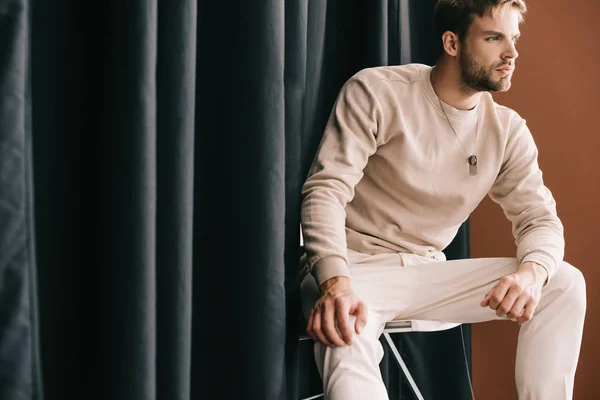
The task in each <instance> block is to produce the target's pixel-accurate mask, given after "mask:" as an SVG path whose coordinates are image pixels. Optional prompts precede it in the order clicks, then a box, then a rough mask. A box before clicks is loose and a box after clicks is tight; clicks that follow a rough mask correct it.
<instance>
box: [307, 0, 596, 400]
mask: <svg viewBox="0 0 600 400" xmlns="http://www.w3.org/2000/svg"><path fill="white" fill-rule="evenodd" d="M525 11H526V6H525V3H524V1H522V0H478V1H477V0H440V1H438V4H437V5H436V9H435V16H434V21H435V28H436V33H437V34H439V37H440V38H441V44H442V48H441V55H440V57H439V59H438V61H437V63H436V65H435V66H434V67H428V66H425V65H416V64H411V65H405V66H391V67H377V68H369V69H365V70H363V71H360V72H359V73H357V74H356V75H355V76H353V77H352V78H351V79H350V80H348V82H346V84H345V85H344V87H343V88H342V89H341V92H340V94H339V97H338V99H337V101H336V103H335V106H334V108H333V111H332V113H331V116H330V119H329V121H328V123H327V126H326V129H325V132H324V135H323V138H322V142H321V145H320V147H319V150H318V153H317V155H316V158H315V160H314V163H313V165H312V167H311V170H310V173H309V175H308V178H307V180H306V182H305V184H304V186H303V189H302V198H303V199H302V218H301V223H302V229H303V237H304V244H305V249H306V254H305V255H304V256H303V260H302V262H303V265H304V267H305V269H306V270H308V271H310V274H307V275H306V276H305V277H304V279H303V281H302V291H303V298H304V299H305V301H308V302H309V307H308V308H309V309H310V307H311V306H312V309H310V312H309V313H308V315H307V318H308V325H307V332H308V334H309V335H310V336H311V337H312V338H313V339H314V340H315V357H316V361H317V365H318V367H319V371H320V373H321V376H322V378H323V385H324V390H325V397H326V399H328V400H337V399H343V400H349V399H361V400H362V399H386V398H387V394H386V389H385V386H384V385H383V383H382V379H381V376H380V372H379V366H378V364H379V362H380V360H381V357H382V349H381V345H380V343H379V341H378V337H379V336H380V334H381V332H382V329H383V327H384V325H385V323H386V322H388V321H390V320H393V319H395V318H401V319H407V320H416V321H418V320H424V321H443V322H454V323H457V322H462V323H476V322H482V321H489V320H493V319H505V320H512V321H516V322H517V323H519V324H520V325H521V327H520V333H519V339H518V348H517V361H516V370H515V377H516V385H517V391H518V393H519V398H520V399H540V400H552V399H570V398H572V392H573V381H574V375H575V370H576V366H577V361H578V357H579V350H580V345H581V336H582V331H583V321H584V316H585V309H586V295H585V281H584V279H583V276H582V274H581V273H580V272H579V271H578V270H577V269H575V268H574V267H573V266H571V265H569V264H567V263H566V262H564V261H563V260H562V259H563V253H564V238H563V226H562V224H561V222H560V220H559V218H558V216H557V213H556V204H555V200H554V198H553V196H552V194H551V192H550V191H549V189H548V188H546V187H545V185H544V183H543V180H542V173H541V171H540V169H539V166H538V163H537V149H536V146H535V143H534V141H533V138H532V136H531V133H530V131H529V130H528V128H527V125H526V124H525V121H524V120H523V119H522V118H521V117H520V116H519V115H518V114H517V113H516V112H514V111H512V110H510V109H508V108H506V107H503V106H500V105H498V104H496V103H495V102H494V101H493V99H492V96H491V95H490V93H489V92H494V91H506V90H508V89H509V88H510V85H511V77H512V74H513V71H514V68H515V61H516V59H517V57H518V53H517V50H516V42H517V39H518V38H519V26H520V23H521V22H522V18H523V15H524V13H525ZM488 194H489V196H490V197H491V198H492V199H493V200H494V201H495V202H497V203H498V204H500V206H501V207H502V208H503V210H504V212H505V214H506V216H507V218H508V219H509V220H510V221H511V222H512V224H513V233H514V236H515V239H516V244H517V254H516V258H496V259H468V260H455V261H446V260H445V256H444V254H443V253H442V250H443V249H444V248H445V247H446V246H447V245H448V244H449V243H450V242H451V241H452V239H453V238H454V236H455V234H456V232H457V230H458V228H459V227H460V225H461V224H462V223H463V222H464V221H465V220H466V219H467V218H468V216H469V215H470V213H471V212H472V211H473V210H474V209H475V207H476V206H477V205H478V204H479V203H480V201H481V200H482V199H483V198H484V197H485V196H486V195H488ZM317 285H318V290H317V294H318V295H317V297H318V299H317V298H311V296H310V293H311V290H313V289H317ZM307 299H308V300H307Z"/></svg>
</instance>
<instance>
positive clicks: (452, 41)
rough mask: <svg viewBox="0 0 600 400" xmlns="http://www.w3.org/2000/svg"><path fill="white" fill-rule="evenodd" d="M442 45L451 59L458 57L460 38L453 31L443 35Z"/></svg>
mask: <svg viewBox="0 0 600 400" xmlns="http://www.w3.org/2000/svg"><path fill="white" fill-rule="evenodd" d="M442 44H443V45H444V51H445V52H446V54H448V55H449V56H451V57H456V56H457V55H458V47H459V45H460V43H459V41H458V36H457V35H456V34H455V33H454V32H451V31H446V32H444V34H443V35H442Z"/></svg>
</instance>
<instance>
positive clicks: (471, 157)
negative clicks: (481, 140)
mask: <svg viewBox="0 0 600 400" xmlns="http://www.w3.org/2000/svg"><path fill="white" fill-rule="evenodd" d="M431 87H432V88H433V91H434V93H435V95H436V97H437V98H438V101H439V102H440V107H441V108H442V111H443V112H444V115H445V116H446V120H447V121H448V125H450V128H452V132H454V135H455V136H456V138H457V139H458V143H460V147H462V149H463V151H464V152H465V154H466V155H467V163H468V164H469V173H470V174H471V175H472V176H475V175H477V156H476V155H475V146H476V145H477V131H478V130H479V116H477V125H475V140H474V142H473V151H472V152H471V153H470V154H469V152H468V151H467V149H465V146H463V143H462V141H461V140H460V137H459V136H458V134H457V133H456V131H455V130H454V127H453V126H452V123H451V122H450V118H448V114H446V110H445V109H444V106H443V105H442V100H441V99H440V96H439V95H438V93H437V90H435V86H434V85H433V82H431Z"/></svg>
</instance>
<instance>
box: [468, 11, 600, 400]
mask: <svg viewBox="0 0 600 400" xmlns="http://www.w3.org/2000/svg"><path fill="white" fill-rule="evenodd" d="M527 4H528V7H529V13H528V15H527V19H526V22H525V24H524V25H523V26H522V27H521V32H522V34H523V35H522V38H521V40H520V42H519V45H518V47H517V49H518V51H519V52H520V57H519V59H518V60H517V69H516V73H515V75H514V78H513V86H512V88H511V90H510V91H509V92H508V93H502V94H497V95H494V97H495V99H496V101H497V102H499V103H501V104H504V105H506V106H508V107H511V108H513V109H514V110H516V111H517V112H519V114H521V116H523V117H524V118H525V119H526V120H527V123H528V126H529V128H530V129H531V131H532V133H533V136H534V138H535V140H536V143H537V145H538V148H539V150H540V157H539V162H540V165H541V168H542V170H543V172H544V179H545V182H546V185H547V186H548V187H549V188H550V189H551V190H552V192H553V193H554V196H555V198H556V200H557V204H558V213H559V217H560V218H561V219H562V221H563V223H564V225H565V236H566V243H567V245H566V252H565V260H566V261H568V262H569V263H571V264H573V265H575V266H576V267H578V268H579V269H580V270H581V271H582V272H583V274H584V276H585V277H586V282H587V299H588V309H587V317H586V325H585V330H584V335H583V345H582V349H581V356H580V361H579V367H578V370H577V375H576V379H575V396H574V398H575V399H576V400H578V399H600V373H599V372H598V368H599V367H598V360H600V338H599V337H598V336H599V334H600V305H599V304H598V299H599V297H600V291H599V289H598V286H599V283H600V266H599V265H598V261H597V260H598V249H599V248H600V201H599V199H600V130H599V127H600V110H599V108H600V0H576V1H565V0H528V1H527ZM471 246H472V249H471V250H472V252H471V255H472V257H493V256H514V254H515V246H514V242H513V238H512V234H511V227H510V223H509V222H508V221H506V219H505V218H504V215H503V214H502V211H501V210H500V207H498V206H497V205H496V204H494V203H492V202H491V201H490V200H489V199H486V200H485V201H484V202H483V203H482V204H481V206H480V207H479V208H478V209H477V210H476V211H475V212H474V213H473V215H472V218H471ZM517 332H518V326H517V325H516V324H512V323H506V322H489V323H485V324H478V325H475V326H473V379H474V386H475V397H476V398H480V399H486V400H493V399H499V400H500V399H501V400H507V399H516V398H517V396H516V391H515V388H514V361H515V349H516V339H517ZM548 351H552V349H548Z"/></svg>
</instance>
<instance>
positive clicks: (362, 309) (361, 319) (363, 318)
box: [354, 302, 367, 334]
mask: <svg viewBox="0 0 600 400" xmlns="http://www.w3.org/2000/svg"><path fill="white" fill-rule="evenodd" d="M354 315H356V321H355V322H354V330H355V331H356V333H357V334H360V332H361V331H362V330H363V328H364V327H365V325H367V308H366V306H365V303H363V302H360V303H358V305H357V306H356V310H355V312H354Z"/></svg>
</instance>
